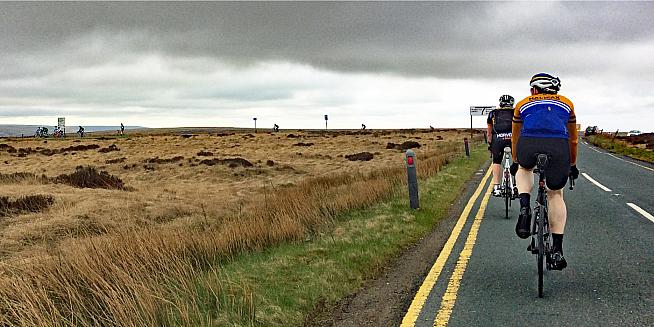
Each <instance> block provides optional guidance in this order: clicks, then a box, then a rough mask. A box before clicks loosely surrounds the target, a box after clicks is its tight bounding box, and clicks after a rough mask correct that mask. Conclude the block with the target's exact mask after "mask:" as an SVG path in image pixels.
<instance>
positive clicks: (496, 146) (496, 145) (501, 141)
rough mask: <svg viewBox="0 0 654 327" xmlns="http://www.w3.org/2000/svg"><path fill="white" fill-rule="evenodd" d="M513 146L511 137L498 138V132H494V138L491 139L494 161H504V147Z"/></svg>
mask: <svg viewBox="0 0 654 327" xmlns="http://www.w3.org/2000/svg"><path fill="white" fill-rule="evenodd" d="M507 146H508V147H509V148H510V147H511V137H509V138H508V139H505V138H501V137H500V138H498V137H497V134H494V133H493V139H492V141H491V153H492V154H493V163H495V164H499V163H502V159H503V158H504V148H505V147H507Z"/></svg>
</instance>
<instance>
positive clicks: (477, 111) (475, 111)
mask: <svg viewBox="0 0 654 327" xmlns="http://www.w3.org/2000/svg"><path fill="white" fill-rule="evenodd" d="M494 109H495V106H485V107H479V106H473V107H470V116H486V115H488V113H489V112H491V111H492V110H494Z"/></svg>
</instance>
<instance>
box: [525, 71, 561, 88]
mask: <svg viewBox="0 0 654 327" xmlns="http://www.w3.org/2000/svg"><path fill="white" fill-rule="evenodd" d="M529 86H531V87H535V88H537V89H539V90H541V91H544V92H547V93H557V92H559V90H560V89H561V79H559V78H558V77H554V76H552V75H550V74H547V73H539V74H536V75H534V76H533V77H532V78H531V81H530V82H529Z"/></svg>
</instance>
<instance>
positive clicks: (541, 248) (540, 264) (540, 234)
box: [536, 205, 545, 297]
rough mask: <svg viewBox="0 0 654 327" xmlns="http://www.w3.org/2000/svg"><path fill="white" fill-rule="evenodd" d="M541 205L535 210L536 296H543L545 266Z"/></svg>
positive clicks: (543, 217)
mask: <svg viewBox="0 0 654 327" xmlns="http://www.w3.org/2000/svg"><path fill="white" fill-rule="evenodd" d="M543 211H544V210H543V206H542V205H541V206H539V208H538V211H537V212H536V223H537V228H538V233H537V236H538V237H537V238H538V259H537V261H538V262H537V264H538V297H543V274H544V268H545V237H544V230H545V216H544V212H543Z"/></svg>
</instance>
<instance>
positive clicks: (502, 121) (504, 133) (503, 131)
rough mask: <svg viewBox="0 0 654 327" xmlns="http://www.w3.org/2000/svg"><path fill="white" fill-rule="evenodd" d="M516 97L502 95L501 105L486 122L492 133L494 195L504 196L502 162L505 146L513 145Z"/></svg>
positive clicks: (490, 148) (490, 114)
mask: <svg viewBox="0 0 654 327" xmlns="http://www.w3.org/2000/svg"><path fill="white" fill-rule="evenodd" d="M514 103H515V99H513V97H512V96H510V95H503V96H501V97H500V107H499V108H497V109H495V110H493V111H491V112H490V113H489V114H488V119H487V120H486V123H487V125H488V135H492V137H491V143H490V145H489V146H488V150H490V151H491V153H492V154H493V195H494V196H502V190H501V189H500V178H501V177H502V167H501V166H500V163H501V162H502V158H503V155H504V148H505V147H507V146H508V147H511V121H512V119H513V104H514Z"/></svg>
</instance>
